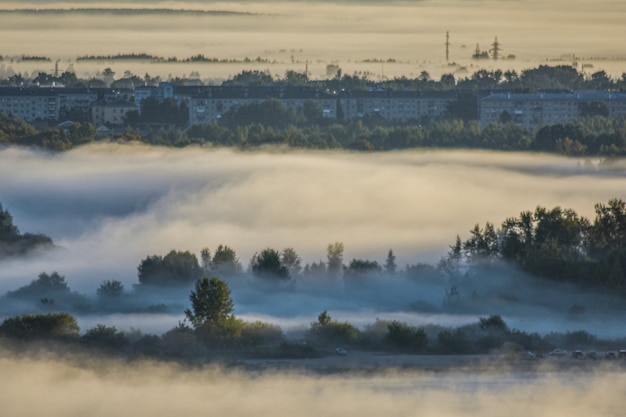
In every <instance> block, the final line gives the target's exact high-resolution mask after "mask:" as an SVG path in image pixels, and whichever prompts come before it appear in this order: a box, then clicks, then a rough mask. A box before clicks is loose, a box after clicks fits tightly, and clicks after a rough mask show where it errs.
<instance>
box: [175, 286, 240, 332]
mask: <svg viewBox="0 0 626 417" xmlns="http://www.w3.org/2000/svg"><path fill="white" fill-rule="evenodd" d="M189 300H190V301H191V308H192V309H191V310H189V309H186V310H185V316H187V319H188V320H189V321H190V322H191V324H192V325H193V327H194V328H195V329H199V328H203V327H207V326H209V327H211V326H220V325H223V324H224V323H226V322H228V321H229V320H231V319H232V318H233V317H234V316H233V309H234V304H233V300H232V299H231V297H230V289H229V288H228V285H227V284H226V283H225V282H224V281H222V280H221V279H219V278H210V279H209V278H206V277H204V278H202V279H201V280H198V281H197V282H196V286H195V290H194V291H192V292H191V294H190V295H189Z"/></svg>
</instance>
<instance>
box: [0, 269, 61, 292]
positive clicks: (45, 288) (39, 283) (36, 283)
mask: <svg viewBox="0 0 626 417" xmlns="http://www.w3.org/2000/svg"><path fill="white" fill-rule="evenodd" d="M68 294H70V287H69V286H68V285H67V283H66V282H65V277H64V276H62V275H59V273H58V272H56V271H55V272H53V273H51V274H47V273H45V272H42V273H41V274H39V278H37V279H36V280H33V281H31V283H30V284H28V285H25V286H23V287H21V288H18V289H17V290H15V291H10V292H8V293H7V295H8V296H9V297H14V298H40V297H43V296H48V297H54V296H63V295H68Z"/></svg>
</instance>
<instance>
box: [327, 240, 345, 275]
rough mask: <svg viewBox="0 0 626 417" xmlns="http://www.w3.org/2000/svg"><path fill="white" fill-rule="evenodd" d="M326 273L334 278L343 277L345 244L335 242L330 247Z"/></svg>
mask: <svg viewBox="0 0 626 417" xmlns="http://www.w3.org/2000/svg"><path fill="white" fill-rule="evenodd" d="M326 252H327V258H328V262H327V267H326V272H327V273H328V276H330V277H332V278H338V277H341V274H342V272H343V243H340V242H335V243H331V244H330V245H328V248H327V250H326Z"/></svg>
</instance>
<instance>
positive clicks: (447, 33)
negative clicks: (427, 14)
mask: <svg viewBox="0 0 626 417" xmlns="http://www.w3.org/2000/svg"><path fill="white" fill-rule="evenodd" d="M445 45H446V62H448V61H449V58H450V31H446V43H445Z"/></svg>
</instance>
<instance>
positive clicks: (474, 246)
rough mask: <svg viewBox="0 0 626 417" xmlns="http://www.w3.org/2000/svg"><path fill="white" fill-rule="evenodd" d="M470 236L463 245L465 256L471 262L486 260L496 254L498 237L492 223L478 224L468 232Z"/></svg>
mask: <svg viewBox="0 0 626 417" xmlns="http://www.w3.org/2000/svg"><path fill="white" fill-rule="evenodd" d="M470 233H471V234H472V236H471V237H470V238H469V239H468V240H466V241H465V242H464V243H463V250H464V251H465V256H466V257H467V258H468V259H470V260H471V261H481V260H488V259H490V258H491V257H494V256H496V255H497V254H498V236H497V234H496V232H495V229H494V227H493V224H492V223H489V222H487V223H485V228H484V229H481V228H480V226H479V225H478V224H476V225H475V226H474V228H473V229H472V230H471V231H470Z"/></svg>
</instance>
